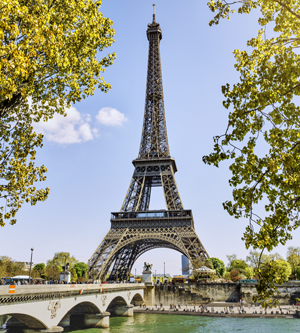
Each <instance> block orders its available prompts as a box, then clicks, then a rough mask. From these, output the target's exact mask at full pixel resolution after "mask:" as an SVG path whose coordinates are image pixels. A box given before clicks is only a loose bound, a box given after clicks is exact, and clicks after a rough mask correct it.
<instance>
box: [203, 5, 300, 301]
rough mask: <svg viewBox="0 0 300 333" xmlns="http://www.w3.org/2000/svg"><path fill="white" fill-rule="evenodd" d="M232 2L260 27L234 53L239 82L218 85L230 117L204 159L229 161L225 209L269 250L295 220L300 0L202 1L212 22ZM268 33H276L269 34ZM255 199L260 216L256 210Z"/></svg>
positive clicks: (252, 241) (299, 205) (248, 237)
mask: <svg viewBox="0 0 300 333" xmlns="http://www.w3.org/2000/svg"><path fill="white" fill-rule="evenodd" d="M233 5H236V6H238V12H239V13H241V14H243V13H247V14H249V13H251V11H252V9H254V8H255V9H256V12H257V10H260V16H259V19H258V23H259V25H260V26H261V28H260V29H259V31H258V34H257V36H256V37H253V38H252V39H251V40H249V41H248V42H247V46H248V50H247V51H240V50H235V51H234V55H235V59H236V64H235V68H236V69H237V71H239V74H240V81H239V82H237V83H236V84H234V85H233V86H232V87H230V85H229V84H225V85H224V86H222V93H223V94H224V101H223V105H224V107H225V108H226V109H229V110H230V111H229V115H228V123H227V126H226V130H225V132H224V134H222V135H218V136H216V137H215V138H214V151H213V152H212V153H211V154H210V155H209V156H204V157H203V161H204V162H205V163H207V164H210V165H214V166H217V167H218V166H219V164H220V162H222V161H224V160H228V159H231V160H232V163H231V165H230V170H231V172H232V177H231V179H230V180H229V184H230V186H232V187H233V193H232V199H231V200H227V201H226V202H225V203H223V206H224V209H225V210H227V212H228V213H229V214H230V215H231V216H233V217H235V218H242V217H246V218H248V220H249V225H248V226H247V227H246V230H245V232H244V235H243V238H242V239H243V240H244V241H245V245H246V247H247V248H249V247H250V246H252V247H253V249H254V250H256V249H257V250H260V251H263V250H265V249H266V250H268V251H272V250H273V249H274V247H276V246H278V245H279V244H282V245H284V244H286V242H287V241H288V240H290V239H291V238H292V232H293V230H295V229H297V228H298V226H299V225H300V223H299V222H300V221H299V209H300V186H299V185H300V176H299V175H300V172H299V171H300V163H299V162H300V154H299V152H300V126H299V124H300V112H299V111H300V108H299V106H298V104H297V102H298V100H297V99H296V98H294V97H297V96H298V95H300V72H299V70H298V69H299V62H300V58H299V55H298V48H299V44H300V38H299V37H300V29H299V28H300V15H299V14H298V12H299V9H300V4H299V2H298V1H294V2H292V1H285V2H282V1H279V0H274V1H262V0H257V1H246V0H242V1H234V2H232V3H230V2H227V1H225V0H217V1H214V0H211V1H210V2H209V3H208V7H209V8H210V9H211V11H212V12H214V13H215V16H214V18H213V19H212V20H211V22H210V25H214V24H219V22H220V20H221V19H222V18H227V19H230V15H231V14H232V13H233V12H234V9H233V8H231V6H233ZM266 31H273V32H274V33H273V34H272V36H271V37H270V38H267V34H266ZM250 48H252V51H251V50H249V49H250ZM261 200H264V203H265V205H264V208H265V209H264V212H265V213H263V214H264V215H263V216H260V215H259V214H258V212H257V211H256V210H255V209H254V208H256V207H259V206H261V205H259V203H260V202H261ZM272 272H273V273H274V274H275V271H273V270H272ZM274 278H275V276H274ZM266 279H269V273H268V274H267V275H266ZM260 281H263V276H262V275H261V280H260ZM262 285H263V284H261V285H260V286H259V288H258V290H259V292H260V293H261V295H263V294H264V293H265V292H266V291H267V289H266V288H267V284H264V287H265V289H263V288H261V287H262ZM268 295H269V294H268Z"/></svg>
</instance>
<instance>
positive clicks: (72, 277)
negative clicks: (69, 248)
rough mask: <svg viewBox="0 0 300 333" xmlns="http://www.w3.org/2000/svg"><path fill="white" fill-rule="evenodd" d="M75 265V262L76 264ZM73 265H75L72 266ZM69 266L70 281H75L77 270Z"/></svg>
mask: <svg viewBox="0 0 300 333" xmlns="http://www.w3.org/2000/svg"><path fill="white" fill-rule="evenodd" d="M76 265H77V264H76ZM74 267H75V266H74ZM74 267H73V268H71V269H70V273H71V282H76V281H77V280H78V275H77V271H76V269H75V268H74Z"/></svg>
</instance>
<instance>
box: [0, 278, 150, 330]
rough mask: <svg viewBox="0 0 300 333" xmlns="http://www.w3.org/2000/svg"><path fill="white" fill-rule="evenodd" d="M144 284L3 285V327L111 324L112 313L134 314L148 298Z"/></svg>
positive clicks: (0, 295) (0, 311) (0, 312)
mask: <svg viewBox="0 0 300 333" xmlns="http://www.w3.org/2000/svg"><path fill="white" fill-rule="evenodd" d="M144 288H145V285H144V284H143V283H135V284H68V285H33V286H26V285H20V286H18V285H17V286H8V285H5V286H0V327H1V326H2V325H4V323H6V322H7V324H9V323H10V322H13V321H15V322H18V321H20V322H22V323H23V324H25V325H26V326H27V327H28V329H25V332H26V333H29V332H32V331H39V332H61V331H63V327H62V326H66V325H68V324H70V323H71V325H72V324H73V325H75V326H76V327H80V328H90V327H103V328H104V327H109V316H110V315H113V316H133V306H134V305H140V304H142V303H143V300H144Z"/></svg>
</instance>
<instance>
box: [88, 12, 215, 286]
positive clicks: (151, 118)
mask: <svg viewBox="0 0 300 333" xmlns="http://www.w3.org/2000/svg"><path fill="white" fill-rule="evenodd" d="M147 37H148V41H149V56H148V74H147V87H146V102H145V113H144V122H143V130H142V138H141V144H140V149H139V155H138V158H137V159H135V160H134V161H133V162H132V163H133V165H134V167H135V169H134V173H133V176H132V179H131V182H130V185H129V189H128V191H127V194H126V197H125V200H124V202H123V204H122V207H121V209H120V211H119V212H118V213H112V216H111V229H110V230H109V232H108V233H107V235H106V236H105V238H104V240H103V241H102V243H101V244H100V245H99V246H98V248H97V249H96V251H95V252H94V254H93V255H92V257H91V258H90V260H89V273H90V275H92V276H94V277H97V278H100V279H104V277H105V276H106V274H107V273H108V270H109V268H110V267H111V266H112V265H113V266H112V270H111V273H110V277H109V279H110V280H116V279H122V280H126V279H127V278H128V277H129V274H130V272H131V269H132V266H133V264H134V262H135V261H136V259H137V258H138V257H139V256H141V255H142V254H143V253H145V252H146V251H149V250H152V249H155V248H170V249H173V250H176V251H179V252H180V253H182V254H184V255H185V256H187V257H188V258H189V260H190V261H191V262H192V261H193V260H194V259H196V258H199V257H202V258H205V259H206V258H209V256H208V254H207V252H206V250H205V248H204V246H203V245H202V243H201V241H200V239H199V238H198V236H197V234H196V232H195V229H194V220H193V215H192V211H191V210H184V207H183V204H182V201H181V198H180V195H179V191H178V188H177V184H176V181H175V176H174V174H175V172H176V171H177V167H176V163H175V160H174V159H173V158H171V156H170V149H169V143H168V136H167V127H166V117H165V109H164V97H163V83H162V71H161V60H160V41H161V39H162V32H161V28H160V25H159V24H158V23H156V21H155V14H153V22H152V23H151V24H149V25H148V29H147ZM154 186H161V187H162V188H163V193H164V197H165V202H166V207H167V210H160V211H149V204H150V196H151V188H152V187H154Z"/></svg>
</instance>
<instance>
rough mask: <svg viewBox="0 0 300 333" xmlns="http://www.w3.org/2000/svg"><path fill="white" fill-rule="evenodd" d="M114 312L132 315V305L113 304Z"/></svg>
mask: <svg viewBox="0 0 300 333" xmlns="http://www.w3.org/2000/svg"><path fill="white" fill-rule="evenodd" d="M114 314H115V315H116V316H122V317H133V305H132V304H129V305H117V306H115V309H114Z"/></svg>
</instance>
